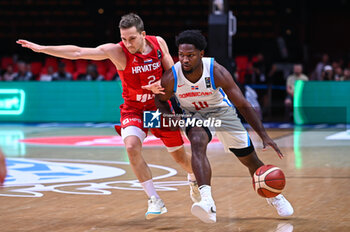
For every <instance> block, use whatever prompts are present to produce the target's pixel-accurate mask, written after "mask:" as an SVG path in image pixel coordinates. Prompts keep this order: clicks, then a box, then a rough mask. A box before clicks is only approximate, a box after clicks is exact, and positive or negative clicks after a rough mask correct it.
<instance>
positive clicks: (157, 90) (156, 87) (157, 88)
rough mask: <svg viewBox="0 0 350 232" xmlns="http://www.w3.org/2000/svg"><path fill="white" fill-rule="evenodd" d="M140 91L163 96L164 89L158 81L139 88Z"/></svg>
mask: <svg viewBox="0 0 350 232" xmlns="http://www.w3.org/2000/svg"><path fill="white" fill-rule="evenodd" d="M141 88H142V89H146V90H149V91H152V92H153V93H154V94H165V92H164V91H163V90H164V88H163V87H162V86H161V85H160V80H159V81H156V82H154V83H152V84H149V85H144V86H141Z"/></svg>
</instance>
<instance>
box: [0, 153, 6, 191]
mask: <svg viewBox="0 0 350 232" xmlns="http://www.w3.org/2000/svg"><path fill="white" fill-rule="evenodd" d="M6 174H7V171H6V162H5V157H4V155H3V154H2V152H1V151H0V186H1V185H3V183H4V181H5V178H6Z"/></svg>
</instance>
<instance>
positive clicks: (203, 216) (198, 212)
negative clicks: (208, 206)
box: [191, 204, 216, 223]
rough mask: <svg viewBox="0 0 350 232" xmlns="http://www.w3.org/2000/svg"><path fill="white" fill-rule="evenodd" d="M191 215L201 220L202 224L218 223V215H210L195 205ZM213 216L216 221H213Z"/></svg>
mask: <svg viewBox="0 0 350 232" xmlns="http://www.w3.org/2000/svg"><path fill="white" fill-rule="evenodd" d="M191 213H192V214H193V215H194V216H196V217H197V218H199V219H200V220H201V221H202V222H205V223H215V222H216V214H214V213H209V214H208V212H207V211H205V210H204V209H203V208H202V207H200V206H199V205H195V204H194V205H193V206H192V208H191ZM213 216H214V218H215V219H213Z"/></svg>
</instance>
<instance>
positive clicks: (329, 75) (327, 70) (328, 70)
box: [322, 65, 334, 81]
mask: <svg viewBox="0 0 350 232" xmlns="http://www.w3.org/2000/svg"><path fill="white" fill-rule="evenodd" d="M322 80H323V81H334V72H333V68H332V66H330V65H326V66H324V69H323V72H322Z"/></svg>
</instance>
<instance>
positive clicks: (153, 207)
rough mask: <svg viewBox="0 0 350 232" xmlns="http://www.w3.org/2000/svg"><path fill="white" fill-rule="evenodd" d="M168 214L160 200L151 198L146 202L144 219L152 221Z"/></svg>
mask: <svg viewBox="0 0 350 232" xmlns="http://www.w3.org/2000/svg"><path fill="white" fill-rule="evenodd" d="M166 212H168V210H167V209H166V208H165V205H164V203H163V201H162V199H160V198H158V199H157V198H156V197H155V196H151V198H150V199H149V200H148V210H147V212H146V219H148V220H149V219H152V218H155V217H158V216H159V215H161V214H163V213H166Z"/></svg>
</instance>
